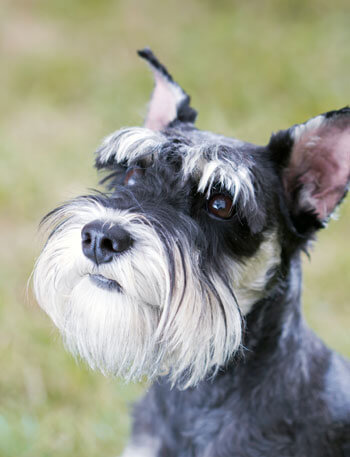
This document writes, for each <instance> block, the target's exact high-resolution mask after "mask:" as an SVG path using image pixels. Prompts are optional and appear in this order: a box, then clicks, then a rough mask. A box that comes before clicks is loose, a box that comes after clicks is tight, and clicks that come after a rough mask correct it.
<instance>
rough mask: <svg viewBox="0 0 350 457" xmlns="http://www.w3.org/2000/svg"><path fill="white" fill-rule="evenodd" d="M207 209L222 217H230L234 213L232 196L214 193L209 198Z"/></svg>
mask: <svg viewBox="0 0 350 457" xmlns="http://www.w3.org/2000/svg"><path fill="white" fill-rule="evenodd" d="M207 209H208V212H209V213H211V214H213V215H214V216H216V217H219V218H220V219H229V218H230V217H231V216H232V213H233V202H232V198H230V197H229V196H227V195H223V194H217V195H214V196H213V197H211V198H210V199H209V200H208V203H207Z"/></svg>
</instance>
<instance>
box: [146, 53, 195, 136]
mask: <svg viewBox="0 0 350 457" xmlns="http://www.w3.org/2000/svg"><path fill="white" fill-rule="evenodd" d="M138 54H139V56H140V57H142V58H143V59H145V60H147V62H148V63H149V65H150V67H151V69H152V71H153V74H154V80H155V87H154V90H153V94H152V98H151V101H150V103H149V107H148V113H147V117H146V120H145V127H148V128H150V129H152V130H162V129H164V128H165V127H167V126H168V125H169V124H171V123H172V122H173V121H176V120H178V121H181V122H192V123H193V122H194V121H195V120H196V116H197V111H195V110H194V109H193V108H191V107H190V97H189V95H188V94H186V92H185V91H184V90H183V89H182V88H181V87H180V86H179V85H178V84H177V83H176V82H175V81H174V80H173V78H172V77H171V75H170V74H169V73H168V70H167V69H166V68H165V67H164V65H162V64H161V63H160V62H159V61H158V59H157V58H156V57H155V55H154V54H153V52H152V51H151V50H150V49H148V48H145V49H142V50H141V51H138Z"/></svg>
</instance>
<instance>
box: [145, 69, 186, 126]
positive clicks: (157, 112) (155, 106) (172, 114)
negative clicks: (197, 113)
mask: <svg viewBox="0 0 350 457" xmlns="http://www.w3.org/2000/svg"><path fill="white" fill-rule="evenodd" d="M154 78H155V88H154V91H153V94H152V98H151V101H150V104H149V108H148V113H147V118H146V121H145V127H148V128H149V129H152V130H162V129H163V128H164V127H166V126H167V125H168V124H169V123H170V122H172V121H173V120H174V119H176V115H177V111H176V109H177V102H178V98H179V94H177V93H176V92H177V90H180V89H179V88H177V87H173V86H172V84H171V83H170V82H169V81H167V80H166V79H165V78H164V77H163V76H162V75H160V74H159V73H157V72H154Z"/></svg>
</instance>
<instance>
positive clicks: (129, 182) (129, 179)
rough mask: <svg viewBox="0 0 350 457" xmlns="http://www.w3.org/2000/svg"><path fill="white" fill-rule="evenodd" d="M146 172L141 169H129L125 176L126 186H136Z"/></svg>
mask: <svg viewBox="0 0 350 457" xmlns="http://www.w3.org/2000/svg"><path fill="white" fill-rule="evenodd" d="M144 174H145V171H144V169H143V168H140V167H132V168H129V169H128V170H127V172H126V174H125V178H124V186H134V185H135V184H136V183H137V181H138V180H139V179H140V178H142V177H143V175H144Z"/></svg>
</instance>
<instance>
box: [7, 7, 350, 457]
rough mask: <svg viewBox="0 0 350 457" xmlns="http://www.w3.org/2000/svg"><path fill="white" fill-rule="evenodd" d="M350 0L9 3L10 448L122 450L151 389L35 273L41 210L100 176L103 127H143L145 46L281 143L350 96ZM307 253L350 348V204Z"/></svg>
mask: <svg viewBox="0 0 350 457" xmlns="http://www.w3.org/2000/svg"><path fill="white" fill-rule="evenodd" d="M349 23H350V7H349V3H348V1H347V0H339V1H338V0H336V1H334V2H332V4H330V2H328V1H323V0H309V1H307V2H305V1H301V0H296V1H292V0H288V1H278V0H269V1H258V0H250V1H247V2H244V3H243V2H238V1H224V0H219V1H215V2H214V1H209V0H205V1H199V0H195V1H192V2H185V1H184V0H178V1H177V2H167V1H164V2H157V1H155V0H151V1H148V2H142V3H141V2H137V1H136V0H132V1H126V0H125V1H109V0H100V1H94V0H84V1H83V0H74V1H67V0H50V1H46V0H14V1H13V0H3V1H2V3H1V7H0V59H1V71H0V137H1V141H0V235H1V240H2V242H1V245H0V246H1V247H0V250H1V251H0V360H1V367H2V369H1V372H0V456H1V457H37V456H40V457H46V456H47V457H49V456H53V455H54V456H57V457H60V456H62V457H63V456H64V457H70V456H72V457H73V456H74V457H79V456H84V457H93V456H97V455H118V452H120V451H121V449H122V447H123V445H124V443H125V441H126V439H127V434H128V430H129V416H128V411H129V403H130V402H131V401H133V400H134V399H135V398H137V397H138V396H139V395H140V394H141V392H142V390H143V387H142V386H140V385H128V386H126V385H125V384H123V382H121V381H116V380H110V379H105V378H103V377H102V375H100V374H98V373H91V372H90V371H89V370H88V369H87V368H86V367H84V366H82V365H77V364H76V363H75V361H74V360H73V359H72V357H71V356H70V355H69V354H67V353H66V352H65V351H64V349H63V347H62V343H61V341H60V339H59V337H58V336H57V333H56V332H55V331H54V330H53V329H52V325H51V323H50V322H49V320H48V319H47V318H46V316H44V314H43V313H42V312H41V311H39V310H38V309H37V307H36V305H35V303H34V300H33V298H32V296H31V293H30V292H29V297H27V294H26V283H27V280H28V277H29V275H30V272H31V269H32V266H33V263H34V259H35V257H36V256H37V255H38V253H39V249H40V240H39V239H38V236H37V232H36V227H37V224H38V221H39V220H40V218H41V217H42V216H43V215H44V214H45V213H46V212H47V211H48V210H50V209H51V208H52V207H54V206H55V205H56V204H57V203H58V202H61V201H63V200H66V199H67V198H70V197H72V196H74V195H76V194H78V193H80V192H84V190H85V189H86V188H87V187H93V186H94V185H95V183H96V182H97V176H96V173H95V171H94V170H93V169H92V167H91V165H92V162H93V155H92V153H93V151H94V149H95V147H96V146H97V145H98V143H99V141H100V139H101V138H102V137H103V136H104V135H106V134H108V133H110V132H111V131H112V130H115V129H117V128H119V127H121V126H125V125H140V124H141V123H142V117H143V114H144V112H145V106H146V101H147V100H148V97H149V94H150V91H151V89H152V81H151V77H150V75H149V74H148V71H147V68H145V66H144V64H143V63H142V62H141V61H140V60H139V59H138V58H137V57H136V55H135V50H136V49H137V48H140V47H143V46H145V45H149V46H151V47H152V48H153V49H154V51H155V52H156V53H157V54H158V55H159V56H160V58H162V60H163V61H164V62H165V63H166V64H167V65H168V67H169V69H170V71H172V72H173V73H174V76H175V77H176V78H177V80H178V81H179V82H180V83H181V84H182V85H183V86H184V87H185V89H186V90H188V92H189V93H190V94H191V95H192V99H193V105H194V106H195V107H196V108H197V109H198V110H199V118H198V126H199V127H200V128H204V129H210V130H214V131H217V132H221V133H224V134H227V135H233V136H237V137H240V138H243V139H245V140H248V141H252V142H257V143H266V142H267V140H268V137H269V135H270V133H271V132H272V131H275V130H277V129H279V128H286V127H288V126H289V125H291V124H293V123H296V122H301V121H303V120H306V119H308V118H309V117H311V116H314V115H316V114H318V113H320V112H324V111H327V110H329V109H333V108H339V107H341V106H344V105H346V104H348V103H349V98H350V97H349V95H350V94H349V74H350V58H349V57H350V56H349V44H350V28H349ZM340 213H341V217H340V219H339V221H337V222H332V223H331V224H330V227H329V229H328V230H326V231H324V232H322V233H321V234H320V236H319V243H318V244H317V245H316V246H315V249H314V252H313V253H312V260H311V261H310V262H309V261H308V260H305V287H304V309H305V313H306V317H307V320H308V322H309V323H310V325H311V326H312V327H313V328H314V329H315V331H316V332H317V333H318V334H320V335H321V336H322V337H323V338H324V339H325V340H326V341H327V343H328V344H329V345H330V346H331V347H333V348H335V349H336V350H338V351H339V352H341V353H343V354H345V355H348V356H349V355H350V341H349V340H350V338H349V331H348V329H349V324H350V317H349V312H348V310H347V306H348V302H349V284H350V252H349V249H348V236H349V224H350V204H349V202H346V203H345V204H344V205H343V208H342V210H341V212H340Z"/></svg>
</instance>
